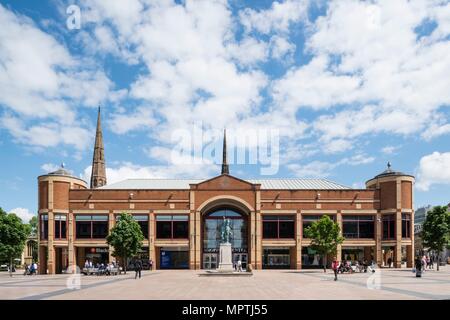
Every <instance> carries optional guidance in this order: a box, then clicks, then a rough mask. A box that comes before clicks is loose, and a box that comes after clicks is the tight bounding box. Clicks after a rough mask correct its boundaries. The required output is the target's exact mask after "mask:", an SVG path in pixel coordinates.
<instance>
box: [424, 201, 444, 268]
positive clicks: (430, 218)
mask: <svg viewBox="0 0 450 320" xmlns="http://www.w3.org/2000/svg"><path fill="white" fill-rule="evenodd" d="M422 240H423V244H424V245H425V246H426V247H428V248H430V249H431V250H433V251H435V252H438V261H437V270H438V271H439V260H440V253H441V252H442V250H444V248H445V247H446V246H448V245H449V241H450V213H449V212H448V211H447V207H446V206H442V207H441V206H436V207H434V208H433V209H432V210H431V211H429V212H428V213H427V216H426V218H425V222H424V223H423V229H422Z"/></svg>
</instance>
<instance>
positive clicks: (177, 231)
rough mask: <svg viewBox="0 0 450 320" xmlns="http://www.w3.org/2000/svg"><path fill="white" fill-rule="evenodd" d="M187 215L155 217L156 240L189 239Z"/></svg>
mask: <svg viewBox="0 0 450 320" xmlns="http://www.w3.org/2000/svg"><path fill="white" fill-rule="evenodd" d="M188 220H189V218H188V216H187V215H158V216H156V238H158V239H187V238H189V235H188V230H189V223H188Z"/></svg>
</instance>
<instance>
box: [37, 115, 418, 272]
mask: <svg viewBox="0 0 450 320" xmlns="http://www.w3.org/2000/svg"><path fill="white" fill-rule="evenodd" d="M106 182H107V181H106V173H105V158H104V149H103V139H102V133H101V123H100V110H99V115H98V122H97V134H96V139H95V148H94V157H93V166H92V177H91V181H90V186H89V188H88V185H87V183H86V182H85V181H83V180H81V179H79V178H77V177H74V176H72V175H71V174H70V173H69V172H68V171H67V170H65V169H64V168H61V169H59V170H57V171H56V172H52V173H49V174H46V175H42V176H40V177H38V190H39V191H38V192H39V197H38V198H39V256H40V257H39V261H40V268H41V270H40V272H41V273H45V272H48V273H51V274H53V273H60V272H63V271H64V270H65V269H66V268H67V267H68V266H72V265H75V264H76V265H78V266H79V267H82V266H83V264H84V261H85V260H86V259H90V260H93V262H94V263H97V262H107V261H110V260H111V259H113V257H112V256H111V250H110V248H108V245H107V244H106V240H105V237H106V235H107V234H108V230H109V229H110V228H112V227H113V226H114V224H115V222H116V220H117V217H118V215H119V214H120V213H121V212H123V211H127V212H129V213H131V214H133V216H134V217H135V219H136V220H137V222H138V223H139V224H140V226H141V229H142V231H143V233H144V236H145V240H144V242H143V245H142V250H141V254H140V255H141V257H142V258H143V259H144V260H145V259H151V260H153V261H154V264H155V266H156V268H157V269H171V268H176V269H183V268H186V269H187V268H189V269H208V268H216V267H217V266H218V248H219V242H220V225H221V223H222V220H223V217H227V218H229V219H230V220H231V222H232V226H233V240H232V247H233V258H234V259H235V261H237V259H241V261H242V262H243V266H244V267H245V266H246V264H247V263H250V264H252V266H253V268H256V269H261V268H263V269H264V268H291V269H302V268H318V267H320V265H321V263H322V261H321V257H320V256H319V255H317V254H316V253H315V252H314V251H313V250H311V248H310V247H309V245H310V240H309V239H307V238H305V237H304V228H305V227H307V226H308V225H309V224H310V223H311V222H313V221H315V220H317V219H318V218H319V217H320V216H321V215H329V216H330V217H331V218H332V219H333V220H334V221H336V222H337V223H339V225H340V226H341V230H342V233H343V236H344V237H345V241H344V243H343V244H342V245H340V247H339V248H338V259H339V260H343V259H349V260H360V261H361V260H363V259H367V260H370V259H373V260H374V261H375V262H376V263H377V264H378V265H379V266H385V265H386V262H387V260H388V259H389V257H391V258H392V261H393V265H394V267H397V268H398V267H401V265H402V263H406V265H407V266H412V263H413V255H414V210H413V184H414V177H413V176H411V175H408V174H404V173H401V172H397V171H394V170H392V169H391V166H390V164H388V168H387V170H386V171H384V172H382V173H381V174H379V175H376V176H375V177H374V178H372V179H370V180H368V181H367V182H366V189H352V188H348V187H345V186H343V185H340V184H337V183H334V182H331V181H328V180H325V179H255V180H243V179H240V178H238V177H234V176H232V175H230V173H229V168H228V164H227V157H226V140H225V139H224V153H223V165H222V173H221V174H220V175H218V176H216V177H213V178H210V179H205V180H183V179H128V180H124V181H121V182H118V183H114V184H110V185H108V184H107V183H106Z"/></svg>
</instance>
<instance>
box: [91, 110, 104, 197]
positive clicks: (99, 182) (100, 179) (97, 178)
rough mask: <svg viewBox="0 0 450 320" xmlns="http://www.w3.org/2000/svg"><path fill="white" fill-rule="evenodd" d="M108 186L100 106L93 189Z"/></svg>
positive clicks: (93, 164) (92, 176) (96, 134)
mask: <svg viewBox="0 0 450 320" xmlns="http://www.w3.org/2000/svg"><path fill="white" fill-rule="evenodd" d="M105 184H106V167H105V149H104V147H103V135H102V124H101V120H100V106H99V107H98V116H97V131H96V133H95V145H94V156H93V159H92V174H91V189H95V188H98V187H101V186H104V185H105Z"/></svg>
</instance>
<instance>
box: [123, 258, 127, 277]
mask: <svg viewBox="0 0 450 320" xmlns="http://www.w3.org/2000/svg"><path fill="white" fill-rule="evenodd" d="M123 272H124V273H125V274H127V256H125V257H124V261H123Z"/></svg>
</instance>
